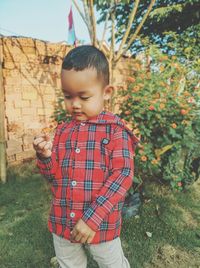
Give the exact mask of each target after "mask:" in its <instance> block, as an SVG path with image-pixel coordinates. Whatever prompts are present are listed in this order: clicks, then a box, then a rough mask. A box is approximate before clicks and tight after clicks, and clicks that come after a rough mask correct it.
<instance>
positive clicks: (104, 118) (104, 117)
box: [72, 110, 140, 145]
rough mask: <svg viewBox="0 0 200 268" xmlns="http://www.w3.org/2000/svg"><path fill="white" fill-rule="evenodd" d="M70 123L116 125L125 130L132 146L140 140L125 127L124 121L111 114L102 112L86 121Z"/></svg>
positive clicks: (74, 120)
mask: <svg viewBox="0 0 200 268" xmlns="http://www.w3.org/2000/svg"><path fill="white" fill-rule="evenodd" d="M72 122H74V123H76V124H80V123H81V122H84V123H88V124H104V125H105V124H116V125H118V126H120V127H121V128H123V129H126V130H127V132H128V133H129V134H130V136H131V138H132V141H133V143H134V145H137V144H138V143H139V142H140V139H139V138H138V137H136V136H135V134H134V133H133V131H132V130H131V129H130V128H129V127H128V126H127V125H126V121H125V120H124V119H121V118H120V117H119V116H118V115H116V114H113V113H112V112H109V111H106V110H103V111H101V112H100V113H99V114H98V115H96V116H93V117H91V118H89V119H87V120H82V121H78V120H76V119H73V120H72Z"/></svg>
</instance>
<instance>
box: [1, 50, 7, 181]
mask: <svg viewBox="0 0 200 268" xmlns="http://www.w3.org/2000/svg"><path fill="white" fill-rule="evenodd" d="M2 62H3V55H2V53H1V51H0V181H2V182H3V183H5V182H6V140H5V102H4V88H3V74H2Z"/></svg>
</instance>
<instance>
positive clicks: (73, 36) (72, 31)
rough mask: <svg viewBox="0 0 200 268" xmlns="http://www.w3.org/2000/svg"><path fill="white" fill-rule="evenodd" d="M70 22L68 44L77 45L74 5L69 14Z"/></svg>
mask: <svg viewBox="0 0 200 268" xmlns="http://www.w3.org/2000/svg"><path fill="white" fill-rule="evenodd" d="M68 23H69V29H68V44H70V45H75V46H76V44H77V42H76V41H77V40H76V34H75V28H74V21H73V13H72V7H71V9H70V12H69V15H68Z"/></svg>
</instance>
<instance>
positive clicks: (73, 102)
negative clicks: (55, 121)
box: [72, 100, 81, 108]
mask: <svg viewBox="0 0 200 268" xmlns="http://www.w3.org/2000/svg"><path fill="white" fill-rule="evenodd" d="M72 107H73V108H80V107H81V105H80V103H79V101H77V100H74V101H72Z"/></svg>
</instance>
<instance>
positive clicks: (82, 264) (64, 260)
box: [53, 233, 130, 268]
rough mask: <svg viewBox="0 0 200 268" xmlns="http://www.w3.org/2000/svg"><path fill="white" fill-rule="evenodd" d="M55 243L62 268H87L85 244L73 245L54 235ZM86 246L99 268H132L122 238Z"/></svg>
mask: <svg viewBox="0 0 200 268" xmlns="http://www.w3.org/2000/svg"><path fill="white" fill-rule="evenodd" d="M53 243H54V249H55V253H56V258H57V260H58V263H59V265H60V268H87V255H86V253H85V249H84V247H83V244H81V243H71V242H70V241H69V240H67V239H64V238H62V237H60V236H57V235H56V234H54V233H53ZM85 246H86V247H87V248H88V249H89V251H90V253H91V254H92V256H93V258H94V260H95V261H96V262H97V263H98V266H99V268H130V264H129V262H128V260H127V259H126V257H125V256H124V253H123V249H122V246H121V240H120V237H117V238H115V239H114V240H112V241H108V242H103V243H100V244H85Z"/></svg>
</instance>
